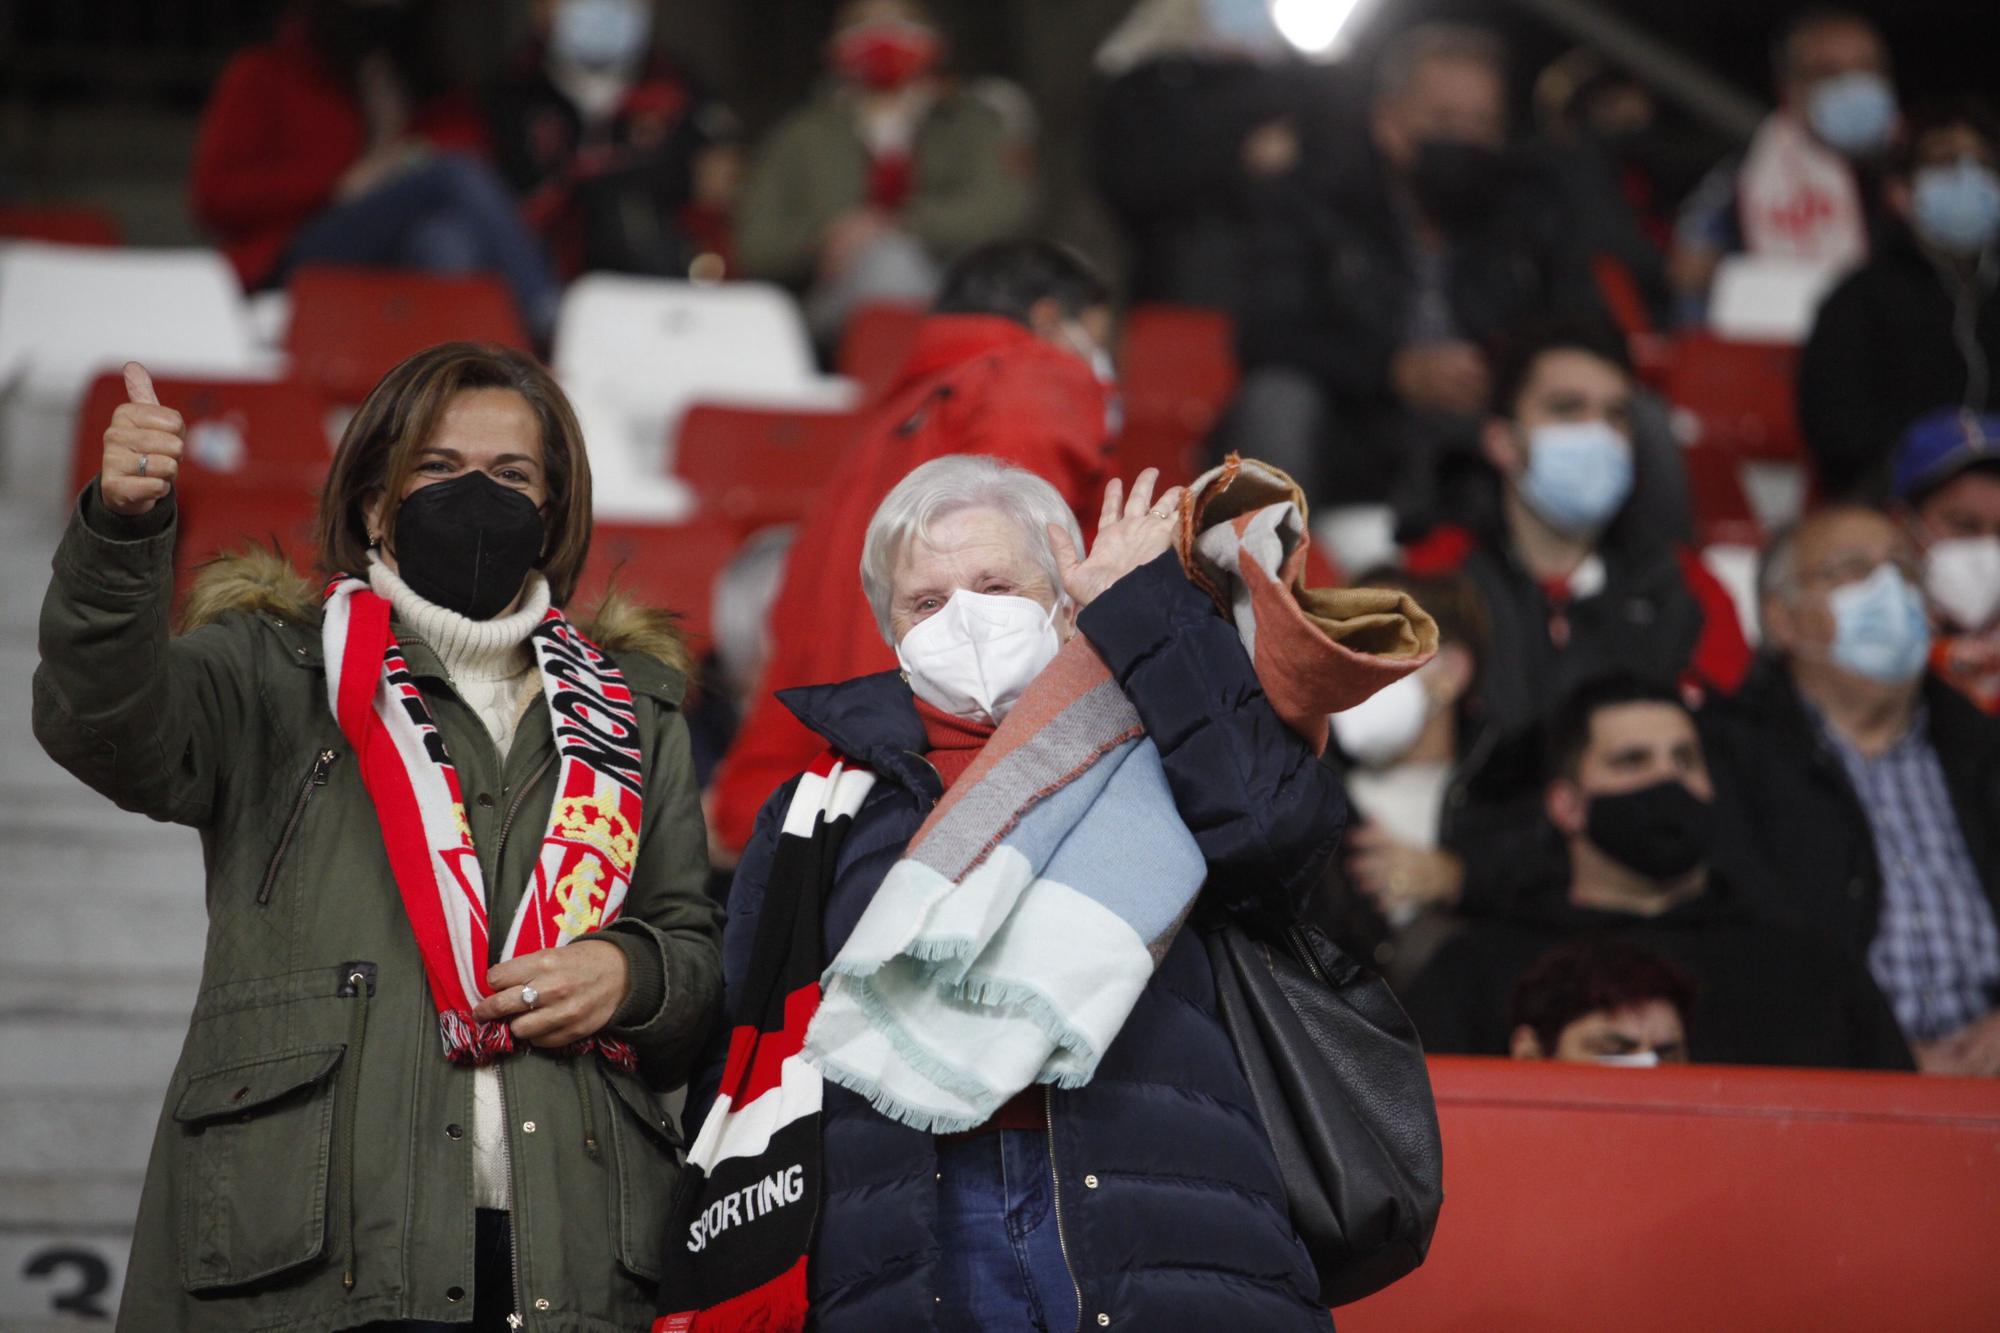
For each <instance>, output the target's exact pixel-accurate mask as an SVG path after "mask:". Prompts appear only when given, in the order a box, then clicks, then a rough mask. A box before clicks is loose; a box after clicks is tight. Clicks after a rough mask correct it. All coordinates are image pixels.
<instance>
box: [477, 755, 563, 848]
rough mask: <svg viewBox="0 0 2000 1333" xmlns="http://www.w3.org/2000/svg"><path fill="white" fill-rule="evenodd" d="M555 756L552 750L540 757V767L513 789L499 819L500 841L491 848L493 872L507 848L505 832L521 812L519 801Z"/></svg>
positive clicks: (538, 779)
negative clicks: (505, 810)
mask: <svg viewBox="0 0 2000 1333" xmlns="http://www.w3.org/2000/svg"><path fill="white" fill-rule="evenodd" d="M555 762H556V756H555V752H554V751H553V750H552V751H550V752H549V753H548V754H547V755H545V756H544V757H543V759H542V763H541V767H539V768H537V769H536V770H535V771H534V772H533V773H531V774H529V775H528V780H527V781H526V782H524V783H522V784H521V785H520V786H519V787H516V788H515V789H514V799H513V800H511V801H509V802H507V813H506V815H505V816H504V817H503V818H502V819H501V820H500V841H499V842H498V844H496V845H495V846H494V848H493V873H494V874H496V875H497V874H499V873H500V854H501V853H502V852H504V851H506V850H507V833H508V830H510V829H512V828H513V827H514V816H515V815H518V814H520V813H521V802H522V801H525V800H527V799H528V793H529V792H530V791H532V790H534V787H535V784H536V783H537V782H540V781H541V780H542V774H544V773H546V772H548V771H549V769H551V768H553V767H554V766H555Z"/></svg>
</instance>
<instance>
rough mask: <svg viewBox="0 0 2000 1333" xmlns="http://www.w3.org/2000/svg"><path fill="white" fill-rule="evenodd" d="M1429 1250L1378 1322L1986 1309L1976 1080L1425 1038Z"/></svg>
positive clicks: (1689, 1319)
mask: <svg viewBox="0 0 2000 1333" xmlns="http://www.w3.org/2000/svg"><path fill="white" fill-rule="evenodd" d="M1431 1081H1432V1085H1433V1087H1434V1089H1435V1092H1436V1095H1437V1105H1438V1120H1439V1123H1440V1125H1441V1126H1442V1128H1443V1130H1444V1161H1445V1202H1444V1212H1443V1213H1442V1215H1441V1216H1440V1217H1439V1219H1438V1228H1437V1236H1436V1239H1435V1240H1434V1242H1433V1243H1432V1246H1431V1253H1430V1258H1429V1260H1428V1261H1427V1262H1426V1263H1425V1264H1424V1266H1423V1267H1422V1268H1420V1269H1418V1270H1417V1271H1416V1272H1415V1273H1413V1274H1411V1275H1410V1276H1409V1277H1407V1278H1404V1279H1403V1280H1402V1281H1401V1282H1398V1283H1396V1284H1394V1285H1393V1286H1391V1287H1389V1288H1387V1289H1386V1290H1384V1291H1381V1292H1378V1293H1376V1294H1375V1295H1374V1296H1371V1297H1369V1298H1368V1299H1366V1300H1364V1301H1360V1302H1357V1303H1355V1304H1353V1305H1348V1306H1344V1307H1342V1308H1341V1309H1340V1311H1339V1312H1338V1314H1337V1316H1336V1318H1337V1320H1338V1322H1339V1325H1340V1329H1341V1333H1379V1331H1381V1330H1404V1329H1421V1330H1440V1331H1443V1330H1450V1331H1452V1333H1458V1331H1459V1330H1463V1331H1464V1333H1474V1330H1480V1331H1483V1330H1488V1329H1496V1330H1497V1329H1510V1330H1511V1329H1534V1330H1543V1329H1548V1330H1571V1329H1577V1330H1582V1329H1616V1330H1619V1333H1667V1330H1675V1331H1676V1333H1678V1331H1679V1330H1687V1329H1703V1330H1748V1329H1813V1330H1815V1331H1816V1333H1828V1331H1835V1333H1846V1331H1847V1330H1857V1331H1858V1330H1875V1329H1970V1328H1991V1327H1992V1326H1993V1317H1994V1316H1993V1312H1994V1309H1995V1307H1996V1304H2000V1269H1996V1267H1995V1265H1994V1263H1993V1241H1994V1237H1995V1236H2000V1094H1996V1093H1995V1091H1994V1087H1993V1084H1992V1082H1991V1080H1986V1079H1953V1078H1933V1077H1919V1076H1917V1075H1914V1074H1851V1073H1837V1072H1830V1071H1820V1070H1780V1069H1732V1068H1721V1067H1716V1066H1684V1067H1679V1068H1673V1067H1668V1068H1661V1069H1646V1070H1634V1069H1599V1068H1593V1067H1589V1066H1581V1065H1554V1064H1545V1063H1541V1062H1532V1063H1531V1062H1527V1061H1512V1060H1475V1059H1433V1060H1432V1061H1431Z"/></svg>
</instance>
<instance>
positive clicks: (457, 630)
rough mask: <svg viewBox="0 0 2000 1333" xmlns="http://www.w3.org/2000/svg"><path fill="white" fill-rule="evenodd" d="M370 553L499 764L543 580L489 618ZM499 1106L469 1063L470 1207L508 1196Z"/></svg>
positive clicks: (372, 570)
mask: <svg viewBox="0 0 2000 1333" xmlns="http://www.w3.org/2000/svg"><path fill="white" fill-rule="evenodd" d="M368 560H369V569H368V583H369V586H370V587H372V588H374V590H375V591H376V592H377V593H378V594H380V595H381V596H382V597H384V598H386V599H388V602H389V607H390V610H391V611H392V612H393V613H394V614H395V617H396V620H397V621H398V622H399V623H400V626H401V633H402V634H403V635H406V636H409V637H412V638H416V639H421V640H422V641H423V642H424V643H426V644H428V645H430V648H431V650H432V651H433V652H435V653H436V654H437V655H438V661H439V662H440V663H442V664H443V666H444V671H445V675H446V676H447V677H449V678H450V680H451V685H452V688H453V689H454V690H456V691H457V692H458V697H459V698H460V699H463V700H464V701H465V705H466V707H468V708H470V709H471V710H472V711H473V712H474V713H475V714H477V715H478V717H479V720H480V721H481V722H483V723H485V724H486V730H487V733H488V734H489V735H491V736H492V737H493V746H494V749H495V750H496V751H497V752H498V755H499V759H500V762H501V763H502V764H504V763H505V762H506V758H507V750H508V747H510V746H511V745H513V743H514V731H515V728H516V727H518V726H519V725H520V722H521V716H522V714H523V713H525V712H526V711H527V708H528V705H529V704H530V703H531V702H532V701H533V700H534V699H535V698H536V696H537V695H538V694H539V693H540V685H541V682H540V680H539V678H538V676H537V674H536V671H535V655H534V652H533V650H532V649H530V648H529V647H528V634H529V633H530V631H532V630H533V629H534V628H535V626H536V625H537V624H539V623H540V622H541V619H542V616H543V615H544V614H545V613H546V612H547V611H548V609H549V585H548V580H546V579H544V578H543V577H542V576H541V575H540V574H533V573H531V574H529V575H528V581H527V583H526V584H525V585H524V586H523V587H522V589H521V604H520V609H519V610H517V611H514V612H513V613H511V614H509V615H505V616H500V617H498V618H497V619H494V620H473V619H470V618H469V617H466V616H462V615H459V614H458V613H457V612H456V611H448V610H446V609H445V608H444V607H441V606H437V605H435V604H433V603H431V602H427V601H425V600H424V599H423V598H422V597H419V596H418V595H417V594H416V593H415V592H413V591H411V589H410V585H409V584H407V583H405V582H403V580H402V579H400V578H398V577H397V576H396V574H395V573H394V572H393V571H391V570H390V568H389V567H388V566H387V565H385V564H383V563H382V561H381V558H380V557H379V556H376V555H375V554H374V553H372V552H371V553H370V554H369V557H368ZM490 892H491V890H490V889H489V893H490ZM504 1113H505V1106H504V1104H503V1103H502V1101H501V1094H500V1074H499V1071H498V1069H497V1068H496V1067H495V1066H493V1065H482V1066H480V1067H479V1068H478V1069H476V1070H474V1071H473V1078H472V1197H473V1204H474V1206H475V1207H479V1208H506V1207H508V1206H509V1204H510V1202H511V1198H510V1196H511V1193H512V1187H511V1183H510V1182H509V1181H508V1179H507V1149H506V1135H507V1130H506V1125H505V1121H504Z"/></svg>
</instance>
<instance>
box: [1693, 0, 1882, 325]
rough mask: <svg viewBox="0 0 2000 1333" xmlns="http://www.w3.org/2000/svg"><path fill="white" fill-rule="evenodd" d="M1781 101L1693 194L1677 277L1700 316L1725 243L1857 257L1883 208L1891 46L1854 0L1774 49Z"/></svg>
mask: <svg viewBox="0 0 2000 1333" xmlns="http://www.w3.org/2000/svg"><path fill="white" fill-rule="evenodd" d="M1771 63H1772V77H1773V79H1774V81H1775V82H1776V84H1777V92H1778V108H1777V110H1775V111H1773V112H1772V113H1771V114H1770V115H1769V116H1768V117H1766V118H1765V120H1764V123H1763V125H1761V126H1760V127H1759V128H1758V130H1757V134H1756V136H1755V137H1754V138H1753V139H1751V141H1750V146H1749V148H1748V149H1746V150H1745V151H1744V152H1742V153H1740V154H1736V155H1734V156H1731V157H1730V158H1728V159H1726V160H1724V161H1723V162H1722V163H1721V165H1719V166H1717V167H1716V168H1715V170H1714V171H1712V172H1710V173H1709V176H1708V178H1707V179H1706V180H1704V181H1703V182H1702V183H1701V184H1700V185H1699V186H1698V187H1696V189H1695V191H1694V193H1693V194H1692V195H1690V196H1689V198H1688V201H1687V203H1686V204H1685V205H1684V206H1683V207H1682V209H1681V215H1680V219H1679V221H1678V222H1677V224H1676V225H1675V249H1674V256H1673V266H1672V278H1673V284H1674V288H1675V290H1676V292H1678V293H1679V294H1680V296H1681V297H1682V298H1683V301H1684V303H1685V306H1684V310H1685V314H1686V315H1687V316H1688V317H1689V318H1690V319H1692V318H1694V317H1695V316H1696V315H1698V313H1699V312H1700V310H1701V309H1702V307H1703V305H1704V304H1705V302H1706V298H1707V295H1708V287H1709V283H1710V282H1711V281H1712V280H1713V279H1714V277H1715V270H1716V266H1717V265H1718V264H1719V263H1721V261H1722V259H1723V257H1724V256H1725V255H1732V254H1740V253H1749V254H1752V255H1761V256H1765V257H1770V258H1786V259H1811V260H1818V261H1822V262H1825V263H1829V264H1842V265H1846V264H1858V263H1860V262H1861V261H1862V259H1864V258H1866V257H1867V254H1868V249H1869V237H1870V232H1871V230H1872V229H1873V228H1874V226H1875V224H1876V222H1877V220H1878V215H1879V206H1880V200H1879V197H1878V196H1879V190H1878V186H1877V181H1876V179H1875V174H1874V173H1875V168H1876V167H1877V165H1878V164H1879V163H1880V162H1881V160H1882V157H1883V155H1884V154H1885V153H1887V152H1888V150H1889V147H1890V145H1891V144H1892V143H1893V142H1894V141H1895V137H1896V123H1897V110H1896V90H1895V87H1894V85H1893V84H1891V83H1890V81H1889V49H1888V47H1887V45H1886V44H1885V43H1884V42H1883V40H1882V34H1881V33H1880V32H1879V31H1878V30H1877V29H1876V27H1875V24H1874V22H1873V21H1872V20H1870V19H1869V18H1868V17H1867V16H1865V15H1864V14H1862V13H1861V12H1860V11H1858V10H1853V9H1840V8H1827V7H1819V6H1816V7H1814V8H1811V9H1808V10H1806V11H1804V12H1802V13H1800V14H1799V15H1797V16H1796V17H1794V18H1793V19H1792V20H1791V21H1790V22H1788V23H1787V24H1786V25H1785V26H1784V28H1783V30H1782V31H1781V32H1780V33H1779V34H1778V38H1777V40H1776V42H1775V43H1773V46H1772V51H1771Z"/></svg>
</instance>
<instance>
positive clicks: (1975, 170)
mask: <svg viewBox="0 0 2000 1333" xmlns="http://www.w3.org/2000/svg"><path fill="white" fill-rule="evenodd" d="M1910 211H1911V214H1912V216H1911V222H1912V223H1913V224H1914V225H1915V226H1916V229H1917V234H1918V235H1919V236H1921V237H1923V238H1924V239H1925V240H1926V241H1928V242H1930V243H1931V244H1932V245H1934V246H1936V247H1937V248H1938V249H1940V250H1942V251H1944V252H1945V253H1946V254H1952V255H1960V256H1971V255H1976V254H1978V253H1979V252H1980V251H1981V250H1984V249H1985V248H1986V247H1987V246H1988V245H1989V244H1990V243H1991V242H1992V240H1993V237H1994V234H1995V233H1996V232H2000V173H1995V171H1994V170H1993V168H1991V167H1989V166H1987V165H1986V164H1985V163H1983V162H1976V161H1973V160H1972V159H1970V158H1961V159H1960V160H1958V161H1956V162H1952V163H1948V164H1946V165H1943V166H1935V167H1924V168H1923V169H1921V170H1920V171H1918V172H1917V174H1916V180H1915V182H1914V183H1913V184H1912V186H1911V189H1910Z"/></svg>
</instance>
